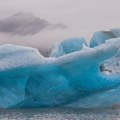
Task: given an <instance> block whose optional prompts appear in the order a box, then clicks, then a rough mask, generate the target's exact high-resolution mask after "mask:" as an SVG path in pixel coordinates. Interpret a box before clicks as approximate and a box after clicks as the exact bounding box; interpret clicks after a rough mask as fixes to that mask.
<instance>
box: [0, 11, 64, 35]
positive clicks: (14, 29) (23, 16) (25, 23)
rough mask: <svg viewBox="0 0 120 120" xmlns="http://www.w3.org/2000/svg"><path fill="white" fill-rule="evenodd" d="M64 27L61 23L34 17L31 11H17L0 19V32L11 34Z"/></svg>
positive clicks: (29, 33)
mask: <svg viewBox="0 0 120 120" xmlns="http://www.w3.org/2000/svg"><path fill="white" fill-rule="evenodd" d="M47 27H51V28H54V29H57V28H59V29H65V28H66V26H65V25H63V24H50V23H49V22H48V21H47V20H45V19H41V18H39V17H35V16H34V15H33V14H31V13H17V14H15V15H13V16H10V17H6V18H3V19H0V32H3V33H9V34H12V35H16V34H17V35H21V36H24V35H33V34H36V33H38V32H40V31H42V30H43V29H45V28H47Z"/></svg>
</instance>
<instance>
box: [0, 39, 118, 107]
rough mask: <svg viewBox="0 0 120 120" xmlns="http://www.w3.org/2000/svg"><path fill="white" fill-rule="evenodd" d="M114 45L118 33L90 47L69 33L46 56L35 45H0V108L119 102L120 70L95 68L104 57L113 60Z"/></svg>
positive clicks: (92, 105)
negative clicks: (68, 37) (66, 38)
mask: <svg viewBox="0 0 120 120" xmlns="http://www.w3.org/2000/svg"><path fill="white" fill-rule="evenodd" d="M119 48H120V38H113V39H109V40H107V41H105V42H104V43H102V44H100V45H98V46H96V47H94V48H90V47H87V45H86V42H85V41H84V40H83V39H70V41H69V40H67V41H63V42H61V43H59V45H58V46H57V47H55V48H54V49H53V51H54V52H53V54H52V55H51V57H48V58H47V57H44V56H42V55H41V54H40V53H39V52H38V50H37V49H35V48H30V47H24V46H17V45H9V44H7V45H2V46H0V108H33V107H56V106H59V107H74V108H77V107H78V108H93V107H111V106H115V105H116V104H119V102H120V95H119V93H120V74H109V75H108V74H106V73H104V72H103V71H104V70H103V71H101V70H100V66H101V65H103V64H104V63H105V62H106V60H112V61H113V62H114V61H117V60H114V58H115V56H116V54H118V53H119ZM107 63H108V62H107ZM111 64H112V65H113V64H114V63H112V62H111Z"/></svg>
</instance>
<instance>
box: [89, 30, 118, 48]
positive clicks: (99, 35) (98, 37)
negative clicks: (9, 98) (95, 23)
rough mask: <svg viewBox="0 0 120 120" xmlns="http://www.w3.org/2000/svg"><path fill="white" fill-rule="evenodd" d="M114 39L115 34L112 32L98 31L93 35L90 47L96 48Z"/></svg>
mask: <svg viewBox="0 0 120 120" xmlns="http://www.w3.org/2000/svg"><path fill="white" fill-rule="evenodd" d="M112 38H116V36H115V34H114V33H113V32H112V31H98V32H95V33H94V34H93V37H92V39H91V41H90V47H92V48H93V47H96V46H99V45H100V44H103V43H105V41H106V40H109V39H112Z"/></svg>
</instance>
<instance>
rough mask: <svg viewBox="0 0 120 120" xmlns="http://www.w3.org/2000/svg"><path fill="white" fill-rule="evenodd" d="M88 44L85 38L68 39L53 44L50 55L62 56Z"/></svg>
mask: <svg viewBox="0 0 120 120" xmlns="http://www.w3.org/2000/svg"><path fill="white" fill-rule="evenodd" d="M86 45H87V44H86V41H85V39H84V38H71V39H66V40H64V41H62V42H60V43H56V44H55V45H54V46H53V48H52V51H51V54H50V57H60V56H62V55H65V54H69V53H72V52H75V51H79V50H81V49H82V48H83V46H86Z"/></svg>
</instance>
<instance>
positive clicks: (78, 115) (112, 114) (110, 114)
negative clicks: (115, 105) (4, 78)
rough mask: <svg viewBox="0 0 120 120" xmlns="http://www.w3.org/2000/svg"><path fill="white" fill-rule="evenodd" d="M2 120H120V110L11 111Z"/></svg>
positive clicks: (3, 112) (5, 113) (1, 116)
mask: <svg viewBox="0 0 120 120" xmlns="http://www.w3.org/2000/svg"><path fill="white" fill-rule="evenodd" d="M0 120H120V109H66V108H65V109H64V108H53V109H48V108H43V109H11V110H10V109H9V110H0Z"/></svg>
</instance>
